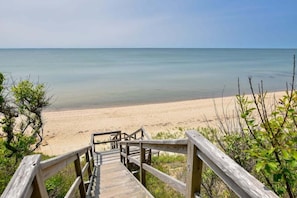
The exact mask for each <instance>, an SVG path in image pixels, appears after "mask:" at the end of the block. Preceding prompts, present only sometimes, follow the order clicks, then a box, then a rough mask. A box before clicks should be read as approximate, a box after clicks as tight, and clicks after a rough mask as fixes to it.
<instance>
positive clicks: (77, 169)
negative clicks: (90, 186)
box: [74, 154, 86, 198]
mask: <svg viewBox="0 0 297 198" xmlns="http://www.w3.org/2000/svg"><path fill="white" fill-rule="evenodd" d="M76 157H77V158H76V160H75V161H74V165H75V172H76V176H77V177H80V179H81V182H80V184H79V193H80V197H81V198H85V197H86V189H85V185H84V180H83V175H82V172H81V166H80V159H79V154H76Z"/></svg>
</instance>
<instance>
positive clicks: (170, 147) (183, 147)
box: [143, 143, 187, 154]
mask: <svg viewBox="0 0 297 198" xmlns="http://www.w3.org/2000/svg"><path fill="white" fill-rule="evenodd" d="M143 147H144V148H150V149H154V150H158V151H167V152H172V153H180V154H187V144H162V143H160V144H155V143H143Z"/></svg>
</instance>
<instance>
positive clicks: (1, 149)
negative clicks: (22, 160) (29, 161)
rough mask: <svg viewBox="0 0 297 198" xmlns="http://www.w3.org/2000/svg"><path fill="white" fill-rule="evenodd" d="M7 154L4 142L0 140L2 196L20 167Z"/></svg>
mask: <svg viewBox="0 0 297 198" xmlns="http://www.w3.org/2000/svg"><path fill="white" fill-rule="evenodd" d="M7 152H8V151H7V149H6V148H5V146H4V141H3V140H2V139H0V194H2V192H3V191H4V189H5V187H6V185H7V184H8V182H9V181H10V179H11V177H12V176H13V174H14V172H15V170H16V169H17V166H18V164H16V163H15V162H14V160H13V159H11V158H7V157H5V156H6V155H7V154H8V153H7Z"/></svg>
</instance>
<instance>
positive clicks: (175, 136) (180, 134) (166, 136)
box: [153, 128, 185, 140]
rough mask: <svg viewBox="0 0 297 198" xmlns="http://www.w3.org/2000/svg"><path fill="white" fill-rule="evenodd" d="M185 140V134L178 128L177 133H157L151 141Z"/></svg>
mask: <svg viewBox="0 0 297 198" xmlns="http://www.w3.org/2000/svg"><path fill="white" fill-rule="evenodd" d="M180 138H185V133H184V130H183V128H178V130H177V131H167V132H164V131H161V132H159V133H157V134H156V135H155V136H154V137H153V139H158V140H164V139H180Z"/></svg>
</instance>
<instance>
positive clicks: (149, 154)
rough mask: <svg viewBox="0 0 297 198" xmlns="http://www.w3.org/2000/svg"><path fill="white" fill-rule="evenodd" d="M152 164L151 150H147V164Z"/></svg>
mask: <svg viewBox="0 0 297 198" xmlns="http://www.w3.org/2000/svg"><path fill="white" fill-rule="evenodd" d="M151 163H152V149H149V153H148V156H147V164H149V165H151Z"/></svg>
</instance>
